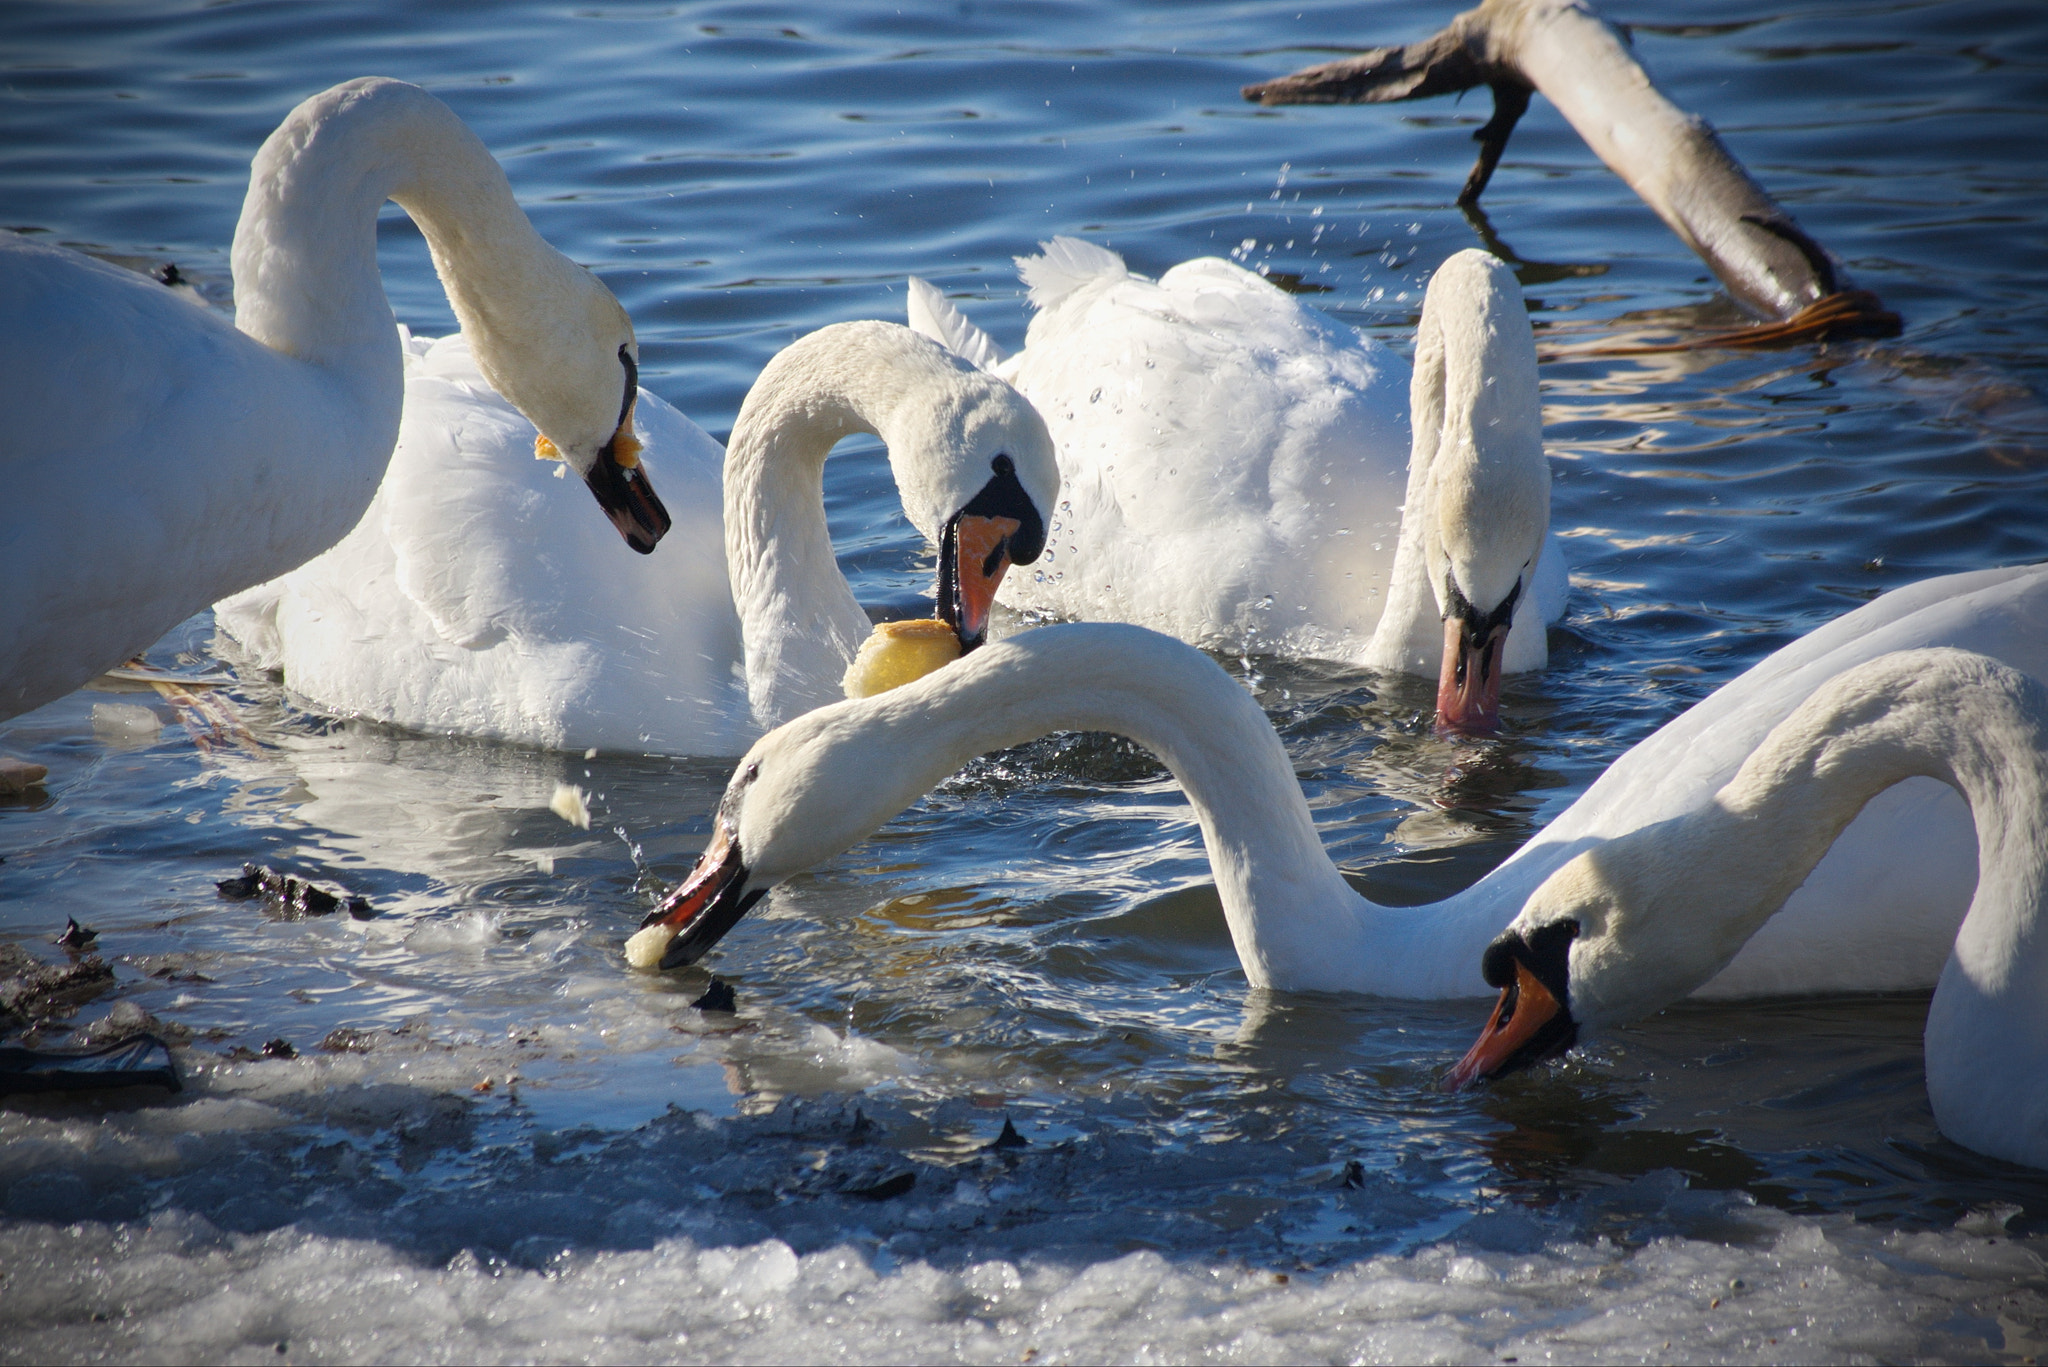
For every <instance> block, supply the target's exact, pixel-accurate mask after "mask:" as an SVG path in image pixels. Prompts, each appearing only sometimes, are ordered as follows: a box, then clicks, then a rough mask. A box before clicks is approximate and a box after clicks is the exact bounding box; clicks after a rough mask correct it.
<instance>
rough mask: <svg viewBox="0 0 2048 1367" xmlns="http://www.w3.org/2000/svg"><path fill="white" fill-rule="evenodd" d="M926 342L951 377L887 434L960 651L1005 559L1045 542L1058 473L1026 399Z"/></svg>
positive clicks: (979, 622) (983, 626) (990, 599)
mask: <svg viewBox="0 0 2048 1367" xmlns="http://www.w3.org/2000/svg"><path fill="white" fill-rule="evenodd" d="M918 340H919V341H921V342H922V341H924V340H925V339H923V338H919V339H918ZM931 346H932V350H933V351H934V352H936V353H939V355H940V357H942V358H943V362H944V364H945V365H946V366H947V367H948V369H949V370H952V371H953V372H954V373H953V375H952V376H951V377H950V378H951V379H952V381H953V382H952V383H951V384H949V385H948V386H947V388H946V392H945V394H944V396H943V397H942V398H941V399H940V400H939V402H936V403H931V404H925V405H920V406H919V407H918V409H917V411H916V413H915V416H914V417H912V418H911V419H910V420H909V421H908V422H903V421H900V420H899V421H898V422H896V423H892V427H894V428H895V429H896V430H894V431H891V432H889V433H887V434H885V436H886V439H887V440H888V442H889V463H890V464H891V465H892V466H893V467H894V468H895V472H896V483H897V486H898V487H899V488H900V489H901V490H902V493H903V507H904V511H905V512H907V513H908V514H909V515H910V520H911V522H912V523H913V524H915V525H916V527H917V529H918V530H919V531H921V532H923V533H924V534H925V536H926V537H927V538H929V539H930V540H932V541H935V542H937V543H938V547H939V583H938V594H937V597H938V615H939V617H940V618H941V619H942V620H944V621H945V622H947V623H949V624H950V625H951V626H952V628H953V630H954V632H955V634H956V635H958V637H959V638H960V648H961V650H962V651H963V652H965V651H969V650H973V649H974V648H975V647H976V646H979V645H980V644H981V643H982V642H983V641H984V640H986V639H987V637H988V619H989V609H990V608H991V606H992V605H993V604H994V603H995V597H996V590H997V589H998V588H1000V587H1001V586H1002V582H1003V575H1004V574H1005V573H1006V572H1007V571H1008V570H1009V568H1010V566H1012V565H1028V564H1030V563H1031V562H1033V561H1034V560H1036V559H1038V557H1039V555H1040V554H1041V553H1042V552H1043V551H1044V550H1045V531H1046V514H1047V513H1049V512H1050V511H1051V510H1052V509H1053V507H1054V506H1056V501H1057V500H1058V498H1059V491H1060V472H1059V466H1058V464H1057V463H1056V462H1055V461H1054V459H1053V445H1052V434H1051V433H1050V432H1049V431H1047V430H1046V426H1045V420H1044V419H1043V418H1041V417H1040V416H1039V415H1038V410H1037V409H1036V408H1034V407H1032V406H1031V401H1030V400H1028V399H1026V398H1025V397H1024V396H1023V395H1022V394H1019V393H1018V392H1017V391H1016V390H1015V389H1012V388H1011V387H1010V386H1009V385H1008V384H1007V383H1005V382H1004V381H1002V380H999V379H997V378H995V377H994V376H993V375H989V374H987V373H985V372H983V371H981V370H979V369H977V368H975V367H974V366H973V365H971V364H969V363H968V362H966V361H964V360H961V359H960V358H959V357H957V356H954V355H952V354H951V353H950V352H946V351H945V350H944V349H943V348H941V347H939V346H938V345H937V344H935V343H933V344H931ZM906 428H907V429H908V430H907V431H906V430H905V429H906Z"/></svg>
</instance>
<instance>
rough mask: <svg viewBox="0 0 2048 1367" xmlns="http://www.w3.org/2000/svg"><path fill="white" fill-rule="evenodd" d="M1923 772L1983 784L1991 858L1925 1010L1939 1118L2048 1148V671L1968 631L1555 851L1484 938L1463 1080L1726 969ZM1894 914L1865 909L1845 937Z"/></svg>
mask: <svg viewBox="0 0 2048 1367" xmlns="http://www.w3.org/2000/svg"><path fill="white" fill-rule="evenodd" d="M1910 778H1919V779H1921V780H1922V781H1927V780H1939V781H1940V782H1942V783H1945V784H1947V785H1949V786H1950V787H1951V788H1953V789H1955V790H1956V791H1957V792H1959V793H1961V794H1962V796H1963V797H1964V798H1965V799H1966V800H1967V801H1968V803H1969V808H1970V812H1971V814H1972V816H1973V817H1974V820H1975V825H1976V830H1975V835H1976V844H1977V851H1976V853H1977V866H1978V869H1979V870H1980V873H1979V877H1978V879H1977V887H1976V892H1975V894H1974V896H1973V897H1972V899H1971V901H1970V907H1969V912H1968V914H1967V915H1966V916H1965V917H1964V918H1963V921H1962V925H1961V927H1960V928H1959V929H1958V928H1954V927H1953V926H1951V927H1950V933H1951V935H1952V937H1953V940H1952V942H1953V946H1954V948H1953V952H1952V953H1949V954H1947V955H1946V956H1945V958H1946V963H1945V964H1944V965H1943V966H1942V969H1941V976H1940V979H1939V982H1938V983H1937V985H1936V987H1935V989H1934V1001H1933V1004H1932V1005H1931V1006H1930V1008H1929V1009H1928V1013H1927V1036H1926V1069H1927V1094H1928V1098H1929V1100H1931V1101H1932V1102H1933V1104H1934V1118H1935V1122H1936V1123H1937V1124H1939V1125H1940V1126H1941V1129H1942V1132H1943V1133H1944V1134H1946V1135H1948V1137H1949V1138H1951V1139H1953V1140H1955V1141H1956V1142H1957V1143H1959V1144H1963V1145H1966V1146H1967V1147H1969V1148H1972V1149H1975V1150H1977V1151H1978V1152H1979V1153H1987V1154H1991V1155H1993V1156H1994V1157H1998V1158H2004V1159H2008V1160H2010V1161H2012V1162H2016V1163H2028V1164H2031V1165H2033V1166H2035V1167H2048V916H2044V913H2048V689H2044V688H2043V687H2042V685H2041V684H2040V683H2039V682H2038V681H2037V680H2036V679H2033V678H2030V677H2028V676H2027V675H2026V674H2023V673H2021V672H2020V671H2018V670H2015V669H2013V668H2011V667H2010V666H2008V665H2005V664H2001V663H1999V662H1998V661H1996V660H1992V659H1989V658H1987V657H1985V656H1983V655H1977V654H1972V653H1969V652H1967V651H1959V650H1914V651H1903V652H1901V653H1899V654H1896V655H1887V656H1884V657H1882V658H1880V659H1877V660H1873V661H1871V662H1869V663H1866V664H1862V665H1859V666H1857V667H1856V668H1855V669H1852V670H1849V671H1847V672H1845V673H1842V674H1839V675H1837V676H1836V677H1835V678H1833V679H1830V680H1829V681H1828V682H1827V683H1826V684H1824V685H1823V686H1822V687H1821V688H1819V689H1818V690H1816V691H1815V692H1814V694H1813V696H1812V697H1810V698H1808V699H1807V700H1806V701H1805V702H1804V703H1803V704H1801V705H1800V707H1799V709H1798V710H1797V711H1795V712H1794V713H1793V714H1792V715H1791V716H1790V717H1788V718H1786V719H1785V720H1784V721H1783V722H1781V723H1779V725H1778V726H1777V727H1776V728H1775V729H1774V730H1773V731H1772V732H1771V734H1770V736H1769V737H1768V738H1767V739H1766V740H1765V742H1764V743H1763V744H1762V745H1761V746H1759V747H1758V748H1757V750H1756V751H1755V753H1753V754H1752V755H1751V756H1750V757H1749V759H1748V760H1747V761H1746V762H1745V763H1744V764H1743V766H1742V768H1741V770H1740V771H1739V772H1737V774H1736V775H1735V777H1734V778H1733V779H1731V780H1730V781H1729V783H1728V784H1727V786H1726V787H1724V788H1722V789H1721V790H1720V791H1719V792H1718V793H1716V794H1714V795H1713V798H1712V799H1711V800H1710V801H1708V802H1705V803H1702V804H1701V805H1699V806H1698V807H1696V808H1694V809H1693V810H1690V811H1687V812H1685V813H1683V814H1682V815H1679V816H1675V817H1672V818H1670V819H1668V820H1665V821H1662V822H1658V823H1656V824H1655V825H1651V826H1646V827H1643V828H1640V829H1638V830H1635V831H1631V832H1630V833H1629V834H1627V835H1625V836H1622V837H1620V838H1618V839H1615V840H1611V841H1608V842H1607V843H1606V844H1604V845H1601V846H1599V847H1598V848H1596V849H1591V850H1587V851H1585V852H1584V853H1582V854H1580V855H1579V856H1578V857H1576V858H1575V859H1573V860H1572V861H1571V862H1570V863H1569V864H1567V865H1565V866H1564V867H1563V868H1561V869H1559V870H1558V871H1557V872H1556V873H1555V874H1553V875H1552V876H1551V877H1550V879H1549V881H1548V882H1546V883H1545V884H1544V885H1543V886H1542V887H1541V888H1539V889H1537V891H1536V895H1535V896H1534V897H1532V898H1530V899H1529V904H1528V905H1527V906H1525V907H1523V908H1522V911H1521V914H1520V915H1518V916H1517V917H1516V918H1515V920H1514V922H1513V923H1512V924H1511V925H1510V926H1509V927H1508V930H1507V932H1506V933H1505V934H1504V935H1502V936H1501V938H1500V939H1499V940H1497V941H1495V942H1494V944H1493V945H1492V946H1491V947H1490V948H1489V949H1488V950H1487V952H1486V957H1485V972H1486V978H1487V981H1488V982H1490V983H1492V984H1493V985H1494V986H1496V987H1499V988H1501V989H1502V992H1501V999H1500V1004H1499V1005H1498V1006H1497V1007H1496V1008H1495V1009H1494V1013H1493V1017H1492V1019H1491V1020H1489V1021H1488V1022H1487V1026H1486V1029H1485V1031H1484V1032H1483V1033H1482V1034H1481V1036H1480V1038H1479V1040H1478V1041H1477V1042H1476V1043H1475V1044H1474V1045H1473V1046H1472V1049H1471V1052H1469V1053H1468V1054H1466V1056H1465V1058H1464V1060H1463V1061H1462V1062H1461V1063H1460V1064H1459V1065H1458V1067H1457V1068H1456V1069H1454V1070H1453V1071H1452V1073H1451V1074H1450V1076H1449V1077H1448V1078H1447V1079H1446V1085H1447V1086H1451V1087H1457V1086H1462V1085H1464V1084H1465V1083H1467V1082H1470V1081H1472V1080H1473V1079H1474V1078H1477V1077H1480V1076H1493V1075H1497V1074H1499V1073H1502V1072H1506V1071H1509V1070H1511V1069H1513V1068H1517V1067H1520V1066H1522V1065H1524V1064H1527V1063H1531V1062H1534V1061H1537V1060H1539V1059H1541V1058H1545V1057H1549V1056H1552V1055H1554V1054H1560V1053H1563V1052H1564V1051H1565V1050H1566V1049H1569V1048H1570V1047H1571V1046H1572V1044H1573V1043H1574V1042H1575V1041H1576V1039H1577V1037H1578V1033H1579V1031H1580V1030H1581V1029H1582V1028H1583V1029H1591V1030H1597V1029H1599V1028H1600V1027H1602V1026H1606V1025H1611V1024H1615V1023H1618V1022H1622V1021H1627V1020H1632V1019H1634V1018H1635V1017H1638V1016H1642V1015H1645V1014H1647V1013H1649V1012H1651V1011H1654V1010H1656V1009H1657V1008H1658V1007H1661V1006H1664V1005H1666V1004H1667V1003H1669V1002H1672V1001H1675V1000H1677V999H1678V998H1679V997H1682V996H1684V995H1685V994H1686V993H1687V992H1689V991H1691V990H1692V989H1693V988H1695V987H1697V986H1699V985H1700V984H1701V983H1704V982H1706V981H1708V980H1709V979H1711V978H1713V977H1714V975H1715V974H1716V973H1718V972H1720V971H1721V970H1722V967H1723V965H1725V964H1727V963H1728V962H1729V960H1730V959H1732V958H1734V957H1735V956H1736V955H1737V954H1738V953H1739V952H1741V951H1742V950H1743V946H1744V945H1745V944H1746V943H1748V942H1750V941H1751V937H1752V935H1753V933H1754V932H1755V931H1756V929H1757V928H1758V927H1759V926H1761V925H1764V924H1766V923H1767V922H1768V920H1769V919H1770V918H1771V917H1772V915H1773V913H1775V912H1777V911H1778V909H1779V908H1780V907H1782V906H1784V905H1786V897H1787V895H1788V894H1789V893H1791V891H1792V890H1793V889H1794V888H1797V887H1798V886H1799V885H1800V882H1801V881H1802V880H1803V879H1805V878H1806V877H1807V875H1808V873H1809V872H1810V871H1812V870H1813V869H1814V866H1815V865H1816V864H1818V863H1819V862H1820V861H1821V859H1822V857H1823V856H1824V855H1825V854H1827V852H1828V850H1829V847H1830V846H1831V845H1833V844H1834V843H1835V841H1836V838H1837V837H1838V836H1839V835H1840V833H1841V832H1842V830H1843V828H1844V827H1846V826H1848V825H1849V824H1850V823H1851V822H1852V821H1854V820H1856V819H1857V814H1858V813H1859V812H1861V811H1862V810H1863V809H1864V804H1865V803H1867V802H1869V801H1870V800H1871V799H1872V798H1874V797H1876V796H1877V795H1878V794H1880V793H1882V792H1884V791H1885V790H1886V789H1889V788H1891V787H1892V786H1893V785H1895V784H1897V783H1899V782H1900V781H1901V780H1904V779H1910ZM1913 843H1914V845H1915V846H1917V845H1918V844H1919V843H1920V842H1919V841H1915V842H1913ZM1914 852H1915V851H1914V850H1913V849H1911V848H1909V849H1908V850H1907V851H1905V853H1906V855H1907V856H1908V857H1911V856H1912V854H1913V853H1914ZM1882 934H1883V931H1882V930H1881V929H1871V928H1862V929H1859V931H1858V932H1857V933H1856V934H1854V935H1852V936H1848V937H1845V938H1844V939H1843V940H1842V941H1841V942H1840V943H1839V944H1838V946H1837V952H1838V953H1840V954H1842V955H1844V956H1850V955H1860V954H1863V953H1865V952H1867V951H1868V950H1869V949H1870V948H1871V947H1872V942H1873V941H1874V940H1876V939H1878V938H1879V937H1880V936H1881V935H1882Z"/></svg>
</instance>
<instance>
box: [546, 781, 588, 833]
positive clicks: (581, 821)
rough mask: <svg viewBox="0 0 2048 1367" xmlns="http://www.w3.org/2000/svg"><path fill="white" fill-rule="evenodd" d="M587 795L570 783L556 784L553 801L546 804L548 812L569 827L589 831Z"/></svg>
mask: <svg viewBox="0 0 2048 1367" xmlns="http://www.w3.org/2000/svg"><path fill="white" fill-rule="evenodd" d="M588 797H589V794H587V793H585V792H584V791H583V790H582V789H581V788H578V787H577V786H575V785H574V784H572V783H557V784H556V785H555V796H554V800H553V801H551V802H549V803H548V810H549V811H551V812H553V813H554V814H555V815H556V816H559V817H560V818H562V820H564V821H566V822H568V823H569V824H570V825H571V826H580V827H582V828H583V829H584V830H586V831H587V830H589V829H590V803H589V801H588Z"/></svg>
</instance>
